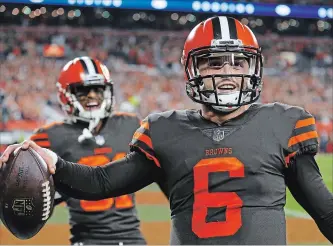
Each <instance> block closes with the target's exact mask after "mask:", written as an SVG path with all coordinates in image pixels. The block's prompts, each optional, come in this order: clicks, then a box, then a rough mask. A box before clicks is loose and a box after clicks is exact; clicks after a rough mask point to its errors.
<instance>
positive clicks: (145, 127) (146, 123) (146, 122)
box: [141, 121, 149, 130]
mask: <svg viewBox="0 0 333 246" xmlns="http://www.w3.org/2000/svg"><path fill="white" fill-rule="evenodd" d="M141 127H143V128H144V129H146V130H149V123H148V121H145V122H142V124H141Z"/></svg>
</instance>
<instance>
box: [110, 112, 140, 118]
mask: <svg viewBox="0 0 333 246" xmlns="http://www.w3.org/2000/svg"><path fill="white" fill-rule="evenodd" d="M113 115H117V116H121V115H126V116H131V117H137V115H136V114H133V113H127V112H114V113H113Z"/></svg>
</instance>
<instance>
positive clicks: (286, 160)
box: [284, 151, 297, 165]
mask: <svg viewBox="0 0 333 246" xmlns="http://www.w3.org/2000/svg"><path fill="white" fill-rule="evenodd" d="M296 154H297V151H295V152H293V153H291V154H289V155H287V156H286V157H285V158H284V160H285V162H286V164H287V165H288V164H289V161H290V158H291V157H293V156H295V155H296Z"/></svg>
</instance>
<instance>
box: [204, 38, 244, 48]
mask: <svg viewBox="0 0 333 246" xmlns="http://www.w3.org/2000/svg"><path fill="white" fill-rule="evenodd" d="M219 45H220V46H223V45H229V46H242V45H243V42H242V40H239V39H227V40H225V39H213V40H212V41H211V46H219Z"/></svg>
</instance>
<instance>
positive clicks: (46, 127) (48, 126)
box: [42, 121, 64, 130]
mask: <svg viewBox="0 0 333 246" xmlns="http://www.w3.org/2000/svg"><path fill="white" fill-rule="evenodd" d="M63 124H64V122H61V121H56V122H52V123H50V124H47V125H44V126H42V128H43V129H45V130H46V129H48V128H51V127H52V126H56V125H63Z"/></svg>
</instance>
